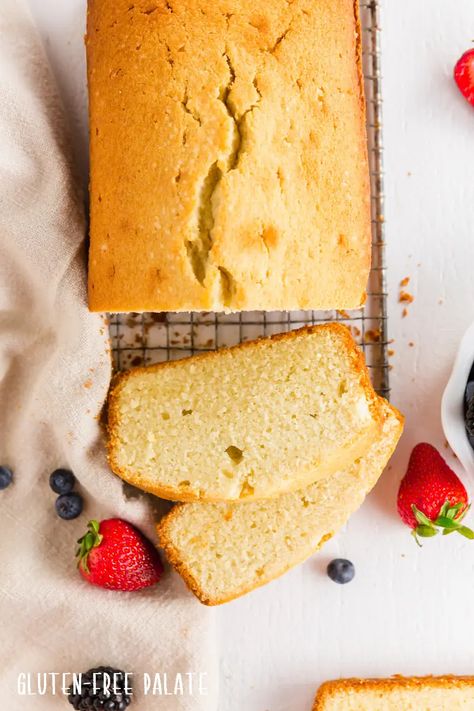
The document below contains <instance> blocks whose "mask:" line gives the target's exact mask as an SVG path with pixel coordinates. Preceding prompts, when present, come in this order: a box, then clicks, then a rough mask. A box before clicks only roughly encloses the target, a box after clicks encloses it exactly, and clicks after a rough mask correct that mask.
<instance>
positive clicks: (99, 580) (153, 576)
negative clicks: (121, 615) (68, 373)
mask: <svg viewBox="0 0 474 711" xmlns="http://www.w3.org/2000/svg"><path fill="white" fill-rule="evenodd" d="M78 544H79V548H78V550H77V552H76V556H78V558H79V562H78V567H79V570H80V572H81V575H82V576H83V577H84V578H85V579H86V580H88V581H89V583H92V585H99V587H101V588H107V589H108V590H140V589H141V588H146V587H148V586H149V585H154V584H155V583H157V582H158V581H159V579H160V577H161V573H162V572H163V566H162V564H161V560H160V556H159V555H158V551H157V550H156V548H155V546H154V545H153V544H152V543H151V542H150V541H149V540H148V539H147V538H145V536H144V535H143V534H142V533H140V531H139V530H138V529H136V528H135V526H132V524H131V523H127V521H122V520H121V519H119V518H109V519H107V520H106V521H101V522H100V523H99V522H98V521H89V524H88V526H87V533H86V534H85V535H84V536H83V537H82V538H80V539H79V540H78Z"/></svg>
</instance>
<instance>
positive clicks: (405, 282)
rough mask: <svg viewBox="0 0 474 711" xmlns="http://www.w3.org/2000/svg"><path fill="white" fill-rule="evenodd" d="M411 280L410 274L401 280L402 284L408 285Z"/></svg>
mask: <svg viewBox="0 0 474 711" xmlns="http://www.w3.org/2000/svg"><path fill="white" fill-rule="evenodd" d="M409 281H410V277H409V276H406V277H404V278H403V279H402V280H401V282H400V286H406V285H407V284H408V283H409Z"/></svg>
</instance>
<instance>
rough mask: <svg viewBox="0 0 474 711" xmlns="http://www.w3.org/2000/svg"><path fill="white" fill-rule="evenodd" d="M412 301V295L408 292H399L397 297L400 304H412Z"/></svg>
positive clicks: (413, 298)
mask: <svg viewBox="0 0 474 711" xmlns="http://www.w3.org/2000/svg"><path fill="white" fill-rule="evenodd" d="M414 300H415V297H414V296H413V294H409V293H408V291H403V290H400V293H399V295H398V301H399V302H400V303H401V304H403V303H406V304H411V303H413V301H414Z"/></svg>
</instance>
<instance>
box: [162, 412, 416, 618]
mask: <svg viewBox="0 0 474 711" xmlns="http://www.w3.org/2000/svg"><path fill="white" fill-rule="evenodd" d="M382 407H383V411H384V425H383V429H382V432H381V434H380V435H379V437H378V439H377V440H376V441H375V442H374V444H372V446H371V447H370V448H369V450H368V452H367V454H365V455H364V456H363V457H361V458H360V459H358V460H357V461H355V462H354V463H353V464H352V465H350V466H349V467H347V468H345V469H341V470H340V471H338V472H335V473H334V474H332V475H330V476H328V477H326V478H325V479H322V480H320V481H318V482H316V483H314V484H311V485H310V486H308V487H306V488H304V489H301V490H299V491H297V492H294V493H290V494H285V495H283V496H279V497H277V498H276V499H271V500H268V501H250V502H245V503H241V504H226V503H220V504H212V503H207V504H205V503H201V504H178V505H177V506H175V507H174V508H173V509H172V510H171V512H170V513H169V514H168V515H167V516H166V517H165V518H164V519H162V521H161V522H160V524H159V525H158V536H159V540H160V544H161V545H162V546H163V548H164V550H165V553H166V556H167V558H168V560H169V561H170V563H171V564H172V565H173V566H174V567H175V568H176V569H177V570H178V572H179V573H180V574H181V575H182V576H183V578H184V580H185V581H186V583H187V585H188V586H189V587H190V588H191V590H192V591H193V592H194V593H195V595H196V596H197V597H198V598H199V599H200V600H201V602H203V603H205V604H206V605H218V604H221V603H223V602H228V601H229V600H232V599H234V598H236V597H239V596H240V595H243V594H245V593H247V592H249V591H250V590H253V589H254V588H257V587H259V586H261V585H265V584H266V583H268V582H269V581H270V580H272V579H273V578H276V577H278V576H279V575H282V574H283V573H285V572H286V571H287V570H289V569H290V568H292V567H293V566H295V565H297V564H298V563H301V562H302V561H303V560H305V559H306V558H308V557H309V556H310V555H312V554H313V553H314V552H315V551H316V550H318V549H319V548H320V547H321V546H322V545H323V544H324V543H325V541H327V540H328V539H329V538H331V537H332V536H333V535H334V534H335V533H336V532H337V531H338V529H339V528H341V526H343V525H344V524H345V523H346V521H347V519H348V518H349V516H350V515H351V514H352V513H353V512H354V511H355V510H356V509H358V508H359V506H360V505H361V503H362V501H363V500H364V497H365V496H366V495H367V493H368V492H369V491H370V489H371V488H372V487H373V486H374V484H375V483H376V481H377V479H378V478H379V476H380V475H381V474H382V472H383V470H384V468H385V466H386V464H387V462H388V460H389V458H390V456H391V454H392V452H393V450H394V449H395V446H396V444H397V442H398V439H399V437H400V435H401V432H402V428H403V419H402V417H401V415H400V413H398V412H397V411H396V410H395V409H394V408H391V407H390V406H389V405H388V403H386V402H385V401H382Z"/></svg>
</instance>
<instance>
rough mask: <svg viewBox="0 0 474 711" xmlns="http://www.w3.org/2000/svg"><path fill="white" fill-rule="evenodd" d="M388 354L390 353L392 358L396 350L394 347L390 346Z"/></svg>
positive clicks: (389, 355)
mask: <svg viewBox="0 0 474 711" xmlns="http://www.w3.org/2000/svg"><path fill="white" fill-rule="evenodd" d="M387 355H388V357H389V358H391V357H392V356H394V355H395V351H394V350H393V348H389V349H388V351H387Z"/></svg>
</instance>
